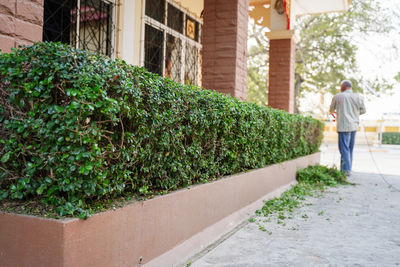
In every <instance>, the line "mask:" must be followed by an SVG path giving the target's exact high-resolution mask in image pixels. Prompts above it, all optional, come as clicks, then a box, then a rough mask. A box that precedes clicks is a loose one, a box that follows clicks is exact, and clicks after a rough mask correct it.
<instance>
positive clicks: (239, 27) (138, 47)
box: [0, 0, 350, 112]
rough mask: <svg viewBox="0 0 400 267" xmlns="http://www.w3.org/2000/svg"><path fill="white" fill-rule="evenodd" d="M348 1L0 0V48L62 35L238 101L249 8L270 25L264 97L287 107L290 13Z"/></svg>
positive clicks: (242, 94)
mask: <svg viewBox="0 0 400 267" xmlns="http://www.w3.org/2000/svg"><path fill="white" fill-rule="evenodd" d="M322 2H323V3H322ZM349 4H350V1H349V0H330V1H318V0H2V1H0V49H1V50H2V51H3V52H9V51H10V49H11V48H12V47H18V46H20V45H29V44H32V43H33V42H37V41H53V42H62V43H66V44H69V45H71V46H73V47H76V48H80V49H86V50H91V51H97V52H99V53H102V54H105V55H108V56H111V57H117V58H121V59H124V60H125V61H126V62H127V63H130V64H134V65H139V66H143V67H145V68H146V69H148V70H149V71H151V72H154V73H158V74H159V75H161V76H164V77H169V78H171V79H173V80H175V81H177V82H180V83H186V84H193V85H199V86H202V87H204V88H207V89H212V90H217V91H219V92H222V93H225V94H230V95H232V96H234V97H237V98H239V99H242V100H245V98H246V80H247V64H246V62H247V29H248V20H249V14H250V16H251V17H252V18H254V19H255V21H256V22H257V23H259V24H260V25H264V26H266V27H267V28H268V29H269V30H270V31H269V32H268V37H269V39H270V52H269V53H270V57H269V58H270V59H269V61H270V62H269V64H270V68H269V69H270V73H269V86H268V87H269V88H268V104H269V105H270V106H272V107H274V108H279V109H284V110H286V111H289V112H293V109H294V60H295V43H296V38H295V36H294V28H295V20H296V17H297V16H300V15H304V14H315V13H322V12H333V11H344V10H346V9H347V7H348V5H349ZM266 90H267V88H266Z"/></svg>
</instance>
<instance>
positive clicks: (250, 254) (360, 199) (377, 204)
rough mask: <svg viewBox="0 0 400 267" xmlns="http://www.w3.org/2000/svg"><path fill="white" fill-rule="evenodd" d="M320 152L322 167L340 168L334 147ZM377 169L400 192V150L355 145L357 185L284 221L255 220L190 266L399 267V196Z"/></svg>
mask: <svg viewBox="0 0 400 267" xmlns="http://www.w3.org/2000/svg"><path fill="white" fill-rule="evenodd" d="M321 150H322V152H323V154H322V159H321V163H322V164H325V165H332V164H338V162H339V157H340V155H339V152H338V151H337V148H336V146H335V145H323V146H322V148H321ZM370 150H371V151H372V154H373V157H374V159H372V157H371V154H370ZM374 162H376V163H377V165H378V166H375V163H374ZM378 169H380V170H381V171H382V172H384V173H385V175H384V178H385V179H386V180H387V181H388V182H389V183H390V184H392V185H394V186H395V187H397V188H400V149H397V148H391V147H374V148H371V149H369V148H368V147H365V146H364V147H356V149H355V156H354V166H353V170H354V171H355V172H354V173H353V175H352V176H351V177H350V181H352V182H354V183H357V185H356V186H341V187H338V188H333V189H329V190H328V192H326V193H324V194H323V196H322V197H309V198H307V199H306V201H305V202H304V206H303V207H302V208H299V209H297V210H295V212H294V213H293V214H292V218H291V219H284V220H281V222H280V223H278V220H277V218H274V217H271V218H266V217H256V222H253V223H248V224H245V225H244V226H243V227H242V228H241V229H239V230H238V231H237V232H235V233H233V234H232V235H231V236H230V237H229V238H228V239H226V240H224V241H219V242H217V243H216V244H214V245H213V249H212V250H211V251H207V250H205V251H203V253H202V254H199V255H197V256H194V257H193V258H192V260H191V261H192V262H191V263H192V265H191V266H196V267H209V266H218V267H220V266H221V267H222V266H232V267H239V266H400V192H398V191H396V190H395V189H393V188H389V187H388V185H387V184H386V182H385V181H384V180H383V179H382V178H381V176H380V175H379V174H378V173H379V171H378ZM260 208H261V207H260ZM259 225H261V228H265V229H266V231H261V230H260V229H259V227H260V226H259Z"/></svg>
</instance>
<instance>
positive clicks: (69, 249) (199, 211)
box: [0, 153, 320, 267]
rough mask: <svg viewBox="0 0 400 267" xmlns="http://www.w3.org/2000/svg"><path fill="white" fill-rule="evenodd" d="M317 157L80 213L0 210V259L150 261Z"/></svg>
mask: <svg viewBox="0 0 400 267" xmlns="http://www.w3.org/2000/svg"><path fill="white" fill-rule="evenodd" d="M319 159H320V154H319V153H316V154H313V155H309V156H306V157H302V158H298V159H295V160H291V161H287V162H284V163H281V164H276V165H272V166H269V167H266V168H262V169H258V170H253V171H250V172H247V173H242V174H238V175H234V176H230V177H226V178H224V179H221V180H218V181H216V182H213V183H209V184H204V185H198V186H194V187H191V188H190V189H182V190H179V191H177V192H173V193H171V194H168V195H164V196H160V197H156V198H154V199H151V200H147V201H143V202H136V203H133V204H130V205H129V206H126V207H123V208H119V209H116V210H110V211H107V212H103V213H99V214H96V215H94V216H93V217H91V218H89V219H88V220H86V221H84V220H79V219H64V220H53V219H42V218H37V217H32V216H23V215H14V214H6V213H0V237H1V239H0V266H74V267H78V266H96V267H100V266H107V267H111V266H136V265H137V264H139V263H140V262H141V263H146V262H149V261H150V260H152V259H154V258H156V257H157V256H160V255H161V254H163V253H165V252H167V251H169V250H170V249H172V248H173V247H175V246H176V245H178V244H180V243H182V242H183V241H185V240H187V239H188V238H190V237H191V236H193V235H195V234H196V233H198V232H200V231H202V230H203V229H205V228H207V227H209V226H210V225H213V224H215V223H216V222H218V221H220V220H221V219H223V218H225V217H226V216H229V215H230V214H232V213H234V212H235V211H237V210H239V209H241V208H243V207H245V206H247V205H250V204H251V203H253V202H254V201H256V200H258V199H260V198H262V197H263V196H265V195H267V194H268V193H270V192H272V191H274V190H276V189H277V188H280V187H282V186H285V185H287V184H289V183H292V182H293V181H294V180H295V174H296V170H297V169H300V168H305V167H307V166H309V165H314V164H317V163H319ZM245 219H247V218H243V220H245ZM140 259H142V261H141V260H140Z"/></svg>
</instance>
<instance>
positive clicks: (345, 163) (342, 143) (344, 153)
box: [339, 132, 356, 173]
mask: <svg viewBox="0 0 400 267" xmlns="http://www.w3.org/2000/svg"><path fill="white" fill-rule="evenodd" d="M355 139H356V132H339V151H340V171H341V172H342V173H346V172H351V165H352V163H353V148H354V141H355Z"/></svg>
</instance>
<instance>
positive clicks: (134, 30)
mask: <svg viewBox="0 0 400 267" xmlns="http://www.w3.org/2000/svg"><path fill="white" fill-rule="evenodd" d="M142 2H143V0H120V1H119V3H118V7H117V12H116V16H117V23H118V24H117V34H116V36H117V37H116V47H117V53H116V57H118V58H121V59H123V60H125V61H126V62H127V63H129V64H133V65H140V49H141V41H142V40H141V39H142V37H141V36H142Z"/></svg>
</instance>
